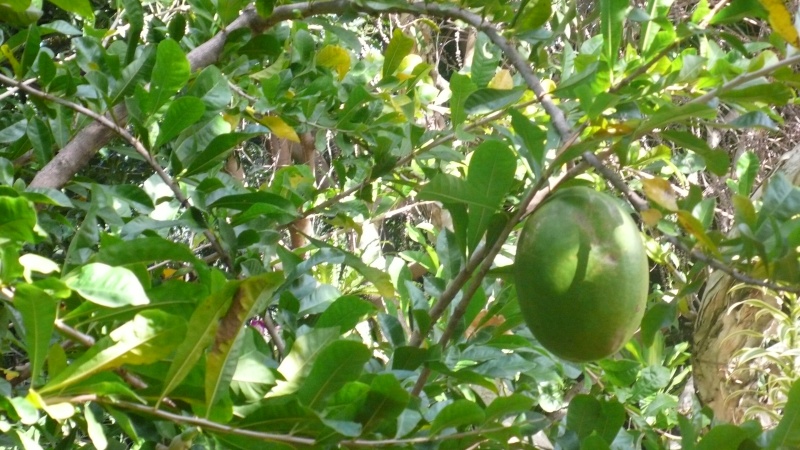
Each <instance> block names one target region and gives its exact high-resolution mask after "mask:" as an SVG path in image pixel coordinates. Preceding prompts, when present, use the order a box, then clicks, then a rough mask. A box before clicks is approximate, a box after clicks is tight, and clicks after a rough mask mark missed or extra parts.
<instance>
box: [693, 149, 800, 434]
mask: <svg viewBox="0 0 800 450" xmlns="http://www.w3.org/2000/svg"><path fill="white" fill-rule="evenodd" d="M778 171H780V172H782V173H784V174H785V175H787V177H788V178H789V180H790V181H792V183H793V184H795V185H800V146H797V147H795V148H794V149H793V150H792V151H790V152H788V153H787V154H786V155H784V157H783V158H782V161H781V163H780V164H779V165H778V167H777V168H776V170H775V171H774V172H773V173H775V172H778ZM763 186H764V185H762V187H761V188H759V189H757V190H756V191H755V192H754V193H753V195H752V197H751V198H752V199H753V200H757V199H758V198H759V197H761V193H762V188H763ZM740 283H741V282H739V281H737V280H735V279H734V278H732V277H731V276H730V275H728V274H726V273H724V272H721V271H715V272H712V273H711V275H710V276H709V277H708V282H707V283H706V289H705V292H704V294H703V298H702V301H701V306H700V310H699V312H698V316H697V320H696V322H695V330H694V336H693V341H694V348H693V351H692V368H693V369H692V370H693V376H694V385H695V389H696V391H697V396H698V398H699V399H700V401H701V402H702V403H703V404H704V405H706V406H708V407H710V408H711V409H712V410H713V411H714V417H715V418H717V419H718V420H722V421H726V422H733V423H741V422H743V421H744V420H745V411H746V410H747V409H748V408H749V407H751V406H755V405H759V404H763V401H762V400H761V399H760V398H759V396H758V394H757V391H756V390H755V386H754V384H755V383H756V382H758V377H759V372H761V371H763V370H765V368H766V367H767V366H769V361H766V360H756V361H753V362H752V363H748V364H747V367H744V366H743V365H740V363H739V358H738V355H737V352H739V351H740V350H741V349H743V348H749V347H758V346H761V345H762V344H763V343H764V342H763V341H764V338H763V335H764V332H765V331H767V330H768V329H769V327H770V326H771V325H772V322H773V319H772V317H771V316H770V315H769V314H762V315H760V316H759V315H757V313H758V312H759V309H758V308H755V307H752V306H746V305H740V306H736V307H735V308H732V306H734V305H736V304H737V303H739V302H741V301H743V300H746V299H750V298H758V299H760V300H763V301H764V302H765V303H767V304H771V305H777V304H778V297H776V296H775V295H773V294H769V293H765V292H764V291H763V290H760V289H750V288H740V289H737V288H735V287H736V286H737V285H738V284H740ZM747 331H753V332H755V333H747ZM748 419H749V417H748ZM760 419H761V421H762V424H763V425H766V426H769V425H774V424H773V423H772V422H771V419H770V418H768V417H766V416H763V417H760Z"/></svg>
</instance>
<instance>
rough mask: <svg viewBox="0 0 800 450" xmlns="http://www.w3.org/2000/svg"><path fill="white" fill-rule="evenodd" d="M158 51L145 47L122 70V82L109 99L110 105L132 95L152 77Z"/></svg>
mask: <svg viewBox="0 0 800 450" xmlns="http://www.w3.org/2000/svg"><path fill="white" fill-rule="evenodd" d="M155 54H156V50H155V48H154V47H145V48H143V49H142V50H141V53H140V54H139V56H138V57H137V58H133V60H131V62H130V63H128V65H127V66H125V68H124V69H122V80H121V81H120V82H119V84H117V86H116V87H115V89H114V92H113V94H111V96H110V99H109V104H111V105H116V104H117V103H119V102H120V100H122V99H123V98H125V97H126V96H128V95H130V94H131V93H132V92H133V90H134V88H135V87H136V86H138V85H139V83H140V82H142V81H143V80H145V79H147V78H148V77H150V75H151V74H152V72H153V66H154V65H155Z"/></svg>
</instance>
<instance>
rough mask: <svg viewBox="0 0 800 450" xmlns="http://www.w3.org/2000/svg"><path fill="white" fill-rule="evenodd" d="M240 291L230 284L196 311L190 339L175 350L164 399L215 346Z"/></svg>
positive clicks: (188, 335)
mask: <svg viewBox="0 0 800 450" xmlns="http://www.w3.org/2000/svg"><path fill="white" fill-rule="evenodd" d="M238 288H239V283H238V282H228V284H227V285H225V288H224V289H221V290H219V291H217V292H215V293H213V294H211V295H210V296H209V297H208V298H206V299H205V300H203V302H202V303H200V305H199V306H198V307H197V309H195V311H194V313H193V314H192V318H191V319H189V326H188V331H187V333H186V338H185V339H184V340H183V342H181V344H180V345H179V346H178V348H177V349H176V350H175V356H174V358H173V359H172V364H171V365H170V366H169V370H168V371H167V375H166V376H165V377H164V381H163V384H164V388H163V389H162V391H161V397H160V398H161V399H163V398H164V397H166V396H167V395H169V393H170V392H172V390H173V389H175V388H176V387H177V386H178V385H179V384H180V383H181V381H183V379H184V378H186V375H188V374H189V371H190V370H191V369H192V367H194V365H195V364H196V363H197V361H199V360H200V358H201V357H202V356H203V354H204V353H205V351H206V349H207V348H208V346H209V345H211V342H213V340H214V337H215V336H216V334H217V330H218V328H219V320H220V318H221V317H222V316H223V314H225V313H226V312H227V311H228V309H229V307H230V305H231V300H232V299H233V296H234V294H235V293H236V291H237V290H238Z"/></svg>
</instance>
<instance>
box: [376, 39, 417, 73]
mask: <svg viewBox="0 0 800 450" xmlns="http://www.w3.org/2000/svg"><path fill="white" fill-rule="evenodd" d="M412 48H414V39H412V38H410V37H408V36H406V35H405V34H403V31H402V30H400V29H399V28H395V30H394V34H392V40H391V41H389V45H388V46H387V47H386V51H385V52H384V55H383V70H382V73H383V77H384V78H386V77H388V76H391V75H394V73H395V72H396V71H397V68H398V67H400V63H401V62H402V61H403V58H405V57H406V56H408V55H409V53H411V49H412Z"/></svg>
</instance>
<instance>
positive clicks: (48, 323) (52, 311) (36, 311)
mask: <svg viewBox="0 0 800 450" xmlns="http://www.w3.org/2000/svg"><path fill="white" fill-rule="evenodd" d="M58 304H59V302H58V301H57V300H56V299H54V298H53V297H51V296H50V295H49V294H48V293H47V292H45V291H43V290H41V289H39V288H37V287H36V286H33V285H30V284H20V285H18V286H17V288H16V291H15V292H14V308H16V310H17V311H19V313H20V315H22V324H23V325H25V346H26V348H27V350H28V358H30V363H31V380H32V381H33V384H34V385H36V384H37V381H38V379H39V374H41V372H42V369H43V368H44V361H45V359H46V358H47V353H48V351H49V347H50V339H51V338H52V337H53V329H54V328H55V326H54V323H55V320H56V313H57V312H58Z"/></svg>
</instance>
